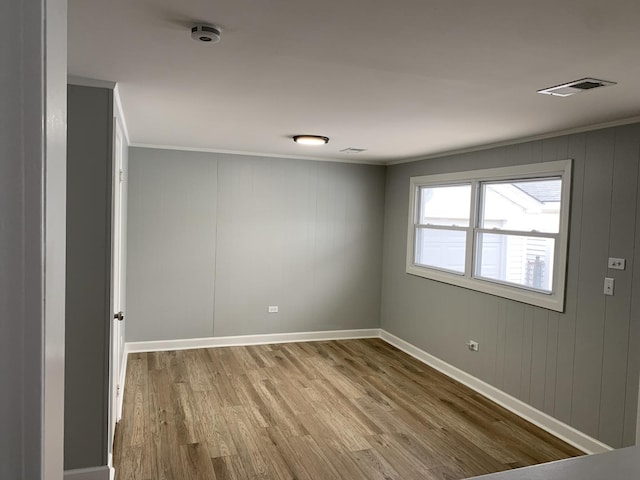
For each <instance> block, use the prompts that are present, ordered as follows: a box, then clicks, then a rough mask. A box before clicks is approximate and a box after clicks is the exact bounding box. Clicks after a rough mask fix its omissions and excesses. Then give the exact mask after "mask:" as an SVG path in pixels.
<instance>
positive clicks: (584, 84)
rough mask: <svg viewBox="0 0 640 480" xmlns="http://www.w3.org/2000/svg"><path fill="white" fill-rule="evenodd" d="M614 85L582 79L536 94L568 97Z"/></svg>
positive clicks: (593, 79) (596, 80)
mask: <svg viewBox="0 0 640 480" xmlns="http://www.w3.org/2000/svg"><path fill="white" fill-rule="evenodd" d="M615 84H616V82H608V81H607V80H598V79H596V78H583V79H581V80H575V81H573V82H569V83H563V84H562V85H558V86H556V87H550V88H543V89H542V90H538V93H544V94H545V95H555V96H556V97H568V96H570V95H575V94H576V93H580V92H584V91H586V90H593V89H594V88H600V87H608V86H609V85H615Z"/></svg>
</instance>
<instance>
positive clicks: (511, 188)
mask: <svg viewBox="0 0 640 480" xmlns="http://www.w3.org/2000/svg"><path fill="white" fill-rule="evenodd" d="M561 189H562V180H561V179H560V178H556V177H552V178H544V179H536V180H518V181H513V182H490V183H489V182H486V183H482V196H481V202H482V214H481V218H480V227H481V228H498V229H500V230H517V231H522V232H530V231H532V230H535V231H537V232H545V233H558V231H559V228H560V193H561Z"/></svg>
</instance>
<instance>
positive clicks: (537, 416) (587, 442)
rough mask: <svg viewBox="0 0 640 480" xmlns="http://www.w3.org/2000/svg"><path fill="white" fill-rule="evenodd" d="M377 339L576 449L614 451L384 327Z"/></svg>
mask: <svg viewBox="0 0 640 480" xmlns="http://www.w3.org/2000/svg"><path fill="white" fill-rule="evenodd" d="M380 338H382V339H383V340H384V341H385V342H387V343H389V344H390V345H393V346H394V347H396V348H398V349H400V350H402V351H403V352H405V353H407V354H409V355H411V356H412V357H414V358H416V359H418V360H420V361H421V362H423V363H425V364H427V365H429V366H430V367H433V368H435V369H436V370H438V371H439V372H442V373H444V374H445V375H447V376H448V377H451V378H453V379H454V380H456V381H458V382H460V383H462V384H464V385H466V386H467V387H469V388H471V389H473V390H475V391H476V392H478V393H479V394H481V395H483V396H484V397H487V398H488V399H489V400H491V401H493V402H495V403H497V404H498V405H500V406H502V407H504V408H506V409H507V410H509V411H511V412H513V413H515V414H516V415H518V416H519V417H522V418H523V419H525V420H527V421H528V422H531V423H533V424H534V425H536V426H538V427H540V428H542V429H543V430H545V431H547V432H549V433H551V434H552V435H554V436H556V437H558V438H559V439H561V440H564V441H565V442H567V443H569V444H571V445H573V446H574V447H576V448H579V449H580V450H582V451H584V452H585V453H589V454H593V453H604V452H609V451H611V450H613V448H611V447H610V446H608V445H606V444H604V443H602V442H600V441H599V440H596V439H595V438H592V437H590V436H588V435H586V434H585V433H582V432H580V431H579V430H576V429H575V428H573V427H572V426H570V425H567V424H566V423H563V422H561V421H560V420H558V419H556V418H553V417H552V416H550V415H548V414H546V413H544V412H541V411H540V410H538V409H536V408H534V407H532V406H531V405H528V404H526V403H524V402H523V401H521V400H518V399H517V398H515V397H512V396H511V395H509V394H507V393H505V392H503V391H502V390H499V389H497V388H496V387H494V386H492V385H489V384H488V383H485V382H483V381H482V380H480V379H478V378H476V377H474V376H473V375H470V374H468V373H467V372H464V371H462V370H460V369H459V368H457V367H454V366H453V365H450V364H448V363H447V362H444V361H443V360H440V359H439V358H437V357H434V356H433V355H431V354H429V353H427V352H425V351H424V350H421V349H420V348H418V347H416V346H415V345H412V344H411V343H409V342H407V341H405V340H402V339H401V338H399V337H396V336H395V335H393V334H391V333H389V332H387V331H386V330H383V329H381V330H380Z"/></svg>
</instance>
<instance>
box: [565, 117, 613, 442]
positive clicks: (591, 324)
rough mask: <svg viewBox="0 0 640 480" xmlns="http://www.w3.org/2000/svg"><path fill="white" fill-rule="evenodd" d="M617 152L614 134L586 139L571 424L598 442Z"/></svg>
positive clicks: (600, 133)
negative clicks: (610, 217)
mask: <svg viewBox="0 0 640 480" xmlns="http://www.w3.org/2000/svg"><path fill="white" fill-rule="evenodd" d="M613 147H614V131H613V129H608V130H600V131H597V132H592V133H590V134H589V135H587V138H586V157H585V173H584V194H583V198H582V209H583V210H582V225H581V229H580V235H581V237H582V241H581V246H580V273H579V276H578V281H579V285H578V309H577V317H576V318H577V321H576V337H575V345H576V350H575V363H574V374H573V377H572V379H573V396H572V404H571V424H572V425H575V426H576V428H578V430H581V431H583V432H585V433H587V434H589V435H592V436H594V437H597V436H598V410H599V406H600V389H601V386H602V358H603V355H604V351H603V339H604V336H603V335H604V319H605V296H604V295H603V293H602V289H603V280H604V277H605V276H606V275H607V262H606V260H607V256H608V244H609V224H610V222H609V213H610V209H611V176H612V172H613V161H612V160H613ZM574 233H575V231H574Z"/></svg>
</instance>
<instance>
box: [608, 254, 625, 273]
mask: <svg viewBox="0 0 640 480" xmlns="http://www.w3.org/2000/svg"><path fill="white" fill-rule="evenodd" d="M626 263H627V261H626V260H625V259H624V258H615V257H609V268H612V269H614V270H624V267H625V266H626Z"/></svg>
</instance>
